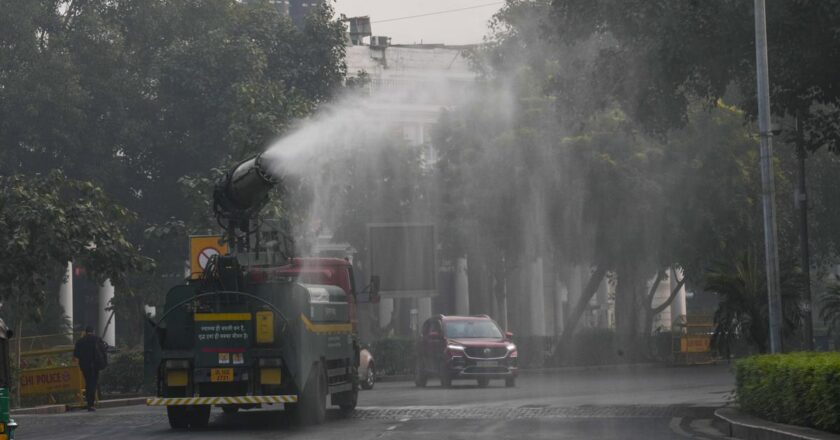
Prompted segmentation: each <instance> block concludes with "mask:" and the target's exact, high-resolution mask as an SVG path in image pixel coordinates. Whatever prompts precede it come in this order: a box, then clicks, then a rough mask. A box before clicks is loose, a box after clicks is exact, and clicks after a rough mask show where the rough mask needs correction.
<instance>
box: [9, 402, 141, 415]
mask: <svg viewBox="0 0 840 440" xmlns="http://www.w3.org/2000/svg"><path fill="white" fill-rule="evenodd" d="M145 404H146V398H145V397H129V398H125V399H109V400H100V401H99V402H96V407H97V408H119V407H121V406H133V405H145ZM68 411H72V409H71V408H69V407H68V406H67V405H44V406H35V407H32V408H18V409H13V410H11V411H9V414H11V415H13V416H20V415H44V414H62V413H66V412H68Z"/></svg>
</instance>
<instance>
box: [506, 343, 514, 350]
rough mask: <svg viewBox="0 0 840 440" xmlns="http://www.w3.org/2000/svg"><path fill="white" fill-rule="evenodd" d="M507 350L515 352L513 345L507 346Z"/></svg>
mask: <svg viewBox="0 0 840 440" xmlns="http://www.w3.org/2000/svg"><path fill="white" fill-rule="evenodd" d="M507 350H508V351H515V350H516V345H515V344H508V345H507Z"/></svg>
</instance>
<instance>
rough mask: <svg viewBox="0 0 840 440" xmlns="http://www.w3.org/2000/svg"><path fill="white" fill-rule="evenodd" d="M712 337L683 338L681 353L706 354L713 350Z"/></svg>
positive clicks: (681, 340)
mask: <svg viewBox="0 0 840 440" xmlns="http://www.w3.org/2000/svg"><path fill="white" fill-rule="evenodd" d="M711 345H712V337H711V336H708V335H698V336H683V337H682V338H681V339H680V351H681V352H683V353H706V352H708V351H709V350H710V349H711Z"/></svg>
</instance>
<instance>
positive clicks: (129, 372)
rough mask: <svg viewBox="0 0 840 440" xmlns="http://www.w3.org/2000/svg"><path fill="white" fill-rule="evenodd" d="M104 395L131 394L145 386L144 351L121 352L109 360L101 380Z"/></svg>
mask: <svg viewBox="0 0 840 440" xmlns="http://www.w3.org/2000/svg"><path fill="white" fill-rule="evenodd" d="M99 383H100V389H101V390H102V393H103V394H114V393H119V394H131V393H137V392H139V391H140V388H141V387H142V386H143V350H141V349H136V350H127V351H121V352H118V353H116V354H114V355H111V357H110V358H109V359H108V367H107V368H105V369H104V370H102V372H101V373H100V378H99Z"/></svg>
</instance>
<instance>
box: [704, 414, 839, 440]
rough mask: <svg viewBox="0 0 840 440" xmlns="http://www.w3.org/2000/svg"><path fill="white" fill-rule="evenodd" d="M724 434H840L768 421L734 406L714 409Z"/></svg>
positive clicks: (764, 439)
mask: <svg viewBox="0 0 840 440" xmlns="http://www.w3.org/2000/svg"><path fill="white" fill-rule="evenodd" d="M715 419H716V422H717V423H718V424H720V425H722V428H723V429H722V431H723V433H724V434H727V435H729V436H730V437H734V438H738V439H742V440H840V435H837V434H832V433H829V432H824V431H818V430H816V429H812V428H804V427H801V426H794V425H785V424H783V423H775V422H770V421H767V420H764V419H760V418H758V417H754V416H751V415H748V414H744V413H742V412H741V411H739V410H738V409H736V408H720V409H718V410H716V411H715Z"/></svg>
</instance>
